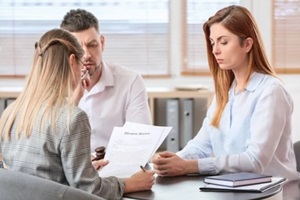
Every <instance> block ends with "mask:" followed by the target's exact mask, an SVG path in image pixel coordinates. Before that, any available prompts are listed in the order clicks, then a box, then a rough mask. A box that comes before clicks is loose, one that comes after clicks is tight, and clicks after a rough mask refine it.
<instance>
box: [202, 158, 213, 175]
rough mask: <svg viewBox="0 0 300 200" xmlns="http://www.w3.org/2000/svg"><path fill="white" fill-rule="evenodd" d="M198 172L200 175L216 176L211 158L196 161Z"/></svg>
mask: <svg viewBox="0 0 300 200" xmlns="http://www.w3.org/2000/svg"><path fill="white" fill-rule="evenodd" d="M198 170H199V173H200V174H216V169H215V167H214V165H213V158H211V157H209V158H201V159H198Z"/></svg>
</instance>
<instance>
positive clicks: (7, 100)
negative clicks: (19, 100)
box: [4, 98, 16, 108]
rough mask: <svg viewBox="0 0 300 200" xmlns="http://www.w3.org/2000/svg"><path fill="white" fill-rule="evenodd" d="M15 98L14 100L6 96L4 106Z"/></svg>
mask: <svg viewBox="0 0 300 200" xmlns="http://www.w3.org/2000/svg"><path fill="white" fill-rule="evenodd" d="M15 100H16V99H15V98H7V99H5V102H4V106H5V108H6V107H7V106H8V105H9V104H11V103H12V102H14V101H15Z"/></svg>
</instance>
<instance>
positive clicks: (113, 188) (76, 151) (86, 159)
mask: <svg viewBox="0 0 300 200" xmlns="http://www.w3.org/2000/svg"><path fill="white" fill-rule="evenodd" d="M67 111H68V108H67V107H64V108H63V109H62V110H61V114H60V116H59V119H58V121H57V123H56V127H55V128H56V129H55V132H53V131H52V130H53V129H51V126H50V125H49V124H47V125H46V126H45V127H42V129H41V128H40V122H41V118H42V115H41V114H39V115H38V116H37V120H36V123H35V124H34V128H33V131H32V133H31V136H30V137H29V138H26V137H24V136H23V135H22V136H21V137H20V139H19V140H16V136H15V133H16V127H15V126H13V129H12V132H11V140H10V141H7V140H6V139H4V138H2V144H1V146H2V155H3V160H4V162H5V164H6V165H7V167H8V168H9V169H11V170H14V171H21V172H25V173H28V174H31V175H35V176H38V177H41V178H45V179H49V180H53V181H55V182H58V183H61V184H65V185H69V186H71V187H74V188H79V189H81V190H84V191H86V192H89V193H92V194H95V195H97V196H100V197H103V198H105V199H121V198H122V196H123V190H124V182H123V181H122V180H121V179H118V178H116V177H108V178H100V177H99V175H98V173H97V171H96V170H95V169H94V167H93V166H92V164H91V160H90V159H91V155H90V152H91V151H90V135H91V128H90V124H89V120H88V117H87V115H86V113H85V112H84V111H82V110H81V109H80V108H78V107H73V108H72V109H71V111H72V112H71V117H70V119H71V121H70V126H69V130H70V133H69V132H68V126H67ZM16 123H18V120H16V122H15V124H16ZM3 137H4V136H3Z"/></svg>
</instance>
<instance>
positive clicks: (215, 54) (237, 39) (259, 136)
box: [153, 6, 299, 180]
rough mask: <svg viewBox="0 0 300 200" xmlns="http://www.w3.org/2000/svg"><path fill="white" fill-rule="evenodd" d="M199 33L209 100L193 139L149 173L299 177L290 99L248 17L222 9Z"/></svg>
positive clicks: (162, 155) (162, 158)
mask: <svg viewBox="0 0 300 200" xmlns="http://www.w3.org/2000/svg"><path fill="white" fill-rule="evenodd" d="M203 30H204V33H205V38H206V43H207V45H206V48H207V54H208V63H209V67H210V70H211V72H212V75H213V79H214V84H215V97H214V99H213V102H212V105H211V106H210V108H209V110H208V112H207V116H206V118H205V119H204V121H203V125H202V128H201V129H200V131H199V133H198V134H197V135H196V137H195V138H194V139H192V140H191V141H189V143H188V144H187V146H186V147H184V148H183V149H182V150H181V151H179V152H177V153H176V154H175V153H171V152H163V153H160V154H158V156H157V157H156V158H155V159H153V163H154V169H155V170H156V172H157V173H158V174H159V175H160V176H177V175H183V174H189V173H200V174H218V173H226V172H241V171H245V172H256V173H263V174H269V175H273V176H283V177H286V178H287V179H289V180H295V179H299V174H298V172H297V170H296V161H295V154H294V150H293V143H292V138H291V128H292V127H291V120H292V119H291V116H292V112H293V101H292V99H291V97H290V95H289V94H288V92H287V91H286V90H285V89H284V87H283V85H282V82H281V81H280V80H279V79H278V78H277V77H276V74H275V71H274V69H273V68H272V67H271V66H270V64H269V62H268V60H267V58H266V54H265V51H264V48H263V43H262V40H261V36H260V34H259V30H258V28H257V25H256V22H255V21H254V19H253V17H252V15H251V13H250V12H249V11H248V10H247V9H245V8H244V7H241V6H229V7H226V8H223V9H221V10H220V11H218V12H217V13H216V14H215V15H214V16H212V17H210V18H209V19H208V21H207V22H206V23H205V24H204V26H203ZM183 134H184V133H183Z"/></svg>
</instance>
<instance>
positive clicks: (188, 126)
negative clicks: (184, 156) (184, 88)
mask: <svg viewBox="0 0 300 200" xmlns="http://www.w3.org/2000/svg"><path fill="white" fill-rule="evenodd" d="M193 105H194V100H193V99H182V107H181V108H182V109H181V110H180V113H181V115H180V128H181V129H180V130H181V132H180V149H182V148H183V147H185V146H186V144H187V142H188V141H190V140H191V139H192V138H193V127H194V125H193V121H194V112H193Z"/></svg>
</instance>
